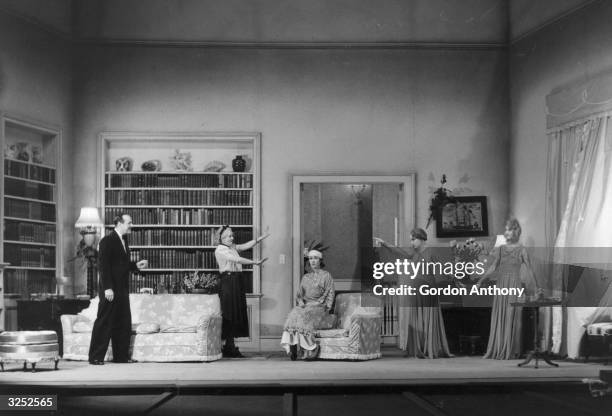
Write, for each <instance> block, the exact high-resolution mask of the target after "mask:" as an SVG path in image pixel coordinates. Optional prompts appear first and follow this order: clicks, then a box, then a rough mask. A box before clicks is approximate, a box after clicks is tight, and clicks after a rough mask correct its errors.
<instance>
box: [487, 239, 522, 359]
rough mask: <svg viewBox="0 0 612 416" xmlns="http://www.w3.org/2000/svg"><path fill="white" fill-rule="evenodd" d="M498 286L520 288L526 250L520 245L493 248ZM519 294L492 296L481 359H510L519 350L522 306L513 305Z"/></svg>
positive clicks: (516, 355) (517, 354) (515, 355)
mask: <svg viewBox="0 0 612 416" xmlns="http://www.w3.org/2000/svg"><path fill="white" fill-rule="evenodd" d="M496 256H497V259H496V262H497V267H496V269H495V274H496V275H497V282H496V285H497V287H498V288H521V287H522V286H523V283H522V281H521V265H522V264H523V263H524V262H525V260H524V259H525V257H524V256H527V252H526V251H525V248H524V247H523V246H522V245H516V246H507V245H503V246H500V247H499V248H498V249H497V250H496ZM518 299H519V298H518V296H495V297H494V299H493V308H492V310H491V331H490V334H489V344H488V345H487V352H486V354H485V356H484V358H493V359H496V360H509V359H512V358H518V356H519V354H520V352H521V326H522V323H521V318H522V309H523V308H520V307H515V306H512V305H511V303H512V302H516V301H518Z"/></svg>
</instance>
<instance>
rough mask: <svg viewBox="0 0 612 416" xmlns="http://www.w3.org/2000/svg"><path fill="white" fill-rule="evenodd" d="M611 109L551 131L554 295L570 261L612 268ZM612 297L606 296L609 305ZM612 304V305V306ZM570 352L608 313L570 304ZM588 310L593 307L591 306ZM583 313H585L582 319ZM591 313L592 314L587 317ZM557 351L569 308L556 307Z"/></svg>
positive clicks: (563, 285) (549, 220)
mask: <svg viewBox="0 0 612 416" xmlns="http://www.w3.org/2000/svg"><path fill="white" fill-rule="evenodd" d="M610 118H611V115H610V114H609V113H604V114H600V115H597V116H592V117H589V118H587V119H583V120H581V121H579V122H574V123H571V124H568V125H565V126H562V127H559V128H556V129H553V130H551V131H549V134H548V137H549V158H548V171H547V201H546V238H547V243H548V247H553V248H554V249H553V250H552V252H551V253H550V255H551V260H552V262H551V266H550V271H551V277H552V279H551V281H552V291H553V294H554V295H557V296H560V295H562V294H564V293H565V292H566V291H567V289H568V281H567V277H568V267H567V265H570V264H573V265H581V266H587V267H595V268H609V267H610V264H612V257H611V256H610V253H611V252H612V250H611V248H612V215H611V214H610V213H611V212H612V122H611V120H610ZM607 298H608V297H606V296H604V298H602V299H601V302H603V304H601V305H600V306H606V304H605V303H606V302H607V300H606V299H607ZM611 306H612V305H611ZM568 309H569V310H568V311H567V317H566V318H567V322H568V326H567V340H568V345H567V348H568V355H570V356H577V354H578V351H577V348H578V347H577V346H578V345H579V339H578V342H576V341H577V338H580V337H581V336H582V333H583V332H584V328H575V326H576V325H575V323H576V322H580V323H581V324H582V325H580V326H583V325H586V324H588V323H590V322H594V321H595V320H596V319H598V318H597V317H598V316H599V317H601V316H602V314H604V315H605V314H607V312H605V311H604V312H602V311H599V310H598V309H596V310H594V311H588V313H587V311H585V310H584V309H583V308H568ZM587 309H588V308H587ZM577 314H581V317H580V318H577ZM587 315H588V316H587ZM549 323H551V324H552V327H551V332H552V350H553V351H554V352H557V353H559V352H560V350H561V341H562V338H563V334H562V331H563V311H562V310H561V308H554V309H553V310H552V320H549Z"/></svg>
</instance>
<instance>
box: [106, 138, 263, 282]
mask: <svg viewBox="0 0 612 416" xmlns="http://www.w3.org/2000/svg"><path fill="white" fill-rule="evenodd" d="M100 143H101V151H102V152H103V154H104V155H105V157H104V166H103V172H102V177H103V184H102V188H103V192H102V199H103V204H102V205H103V213H104V221H105V228H106V232H110V230H112V227H113V225H112V219H113V217H114V216H115V215H117V214H119V213H121V212H123V213H127V214H129V215H130V216H131V217H132V221H133V223H134V227H133V230H132V233H131V235H130V236H129V237H128V239H129V243H130V249H131V252H132V256H133V258H134V260H136V259H147V260H149V268H148V269H147V270H146V271H142V272H140V273H134V274H133V275H132V277H131V280H130V291H131V292H138V291H140V289H143V288H151V289H153V291H154V293H180V292H181V290H182V288H183V279H184V276H185V275H186V274H190V273H193V272H194V271H196V270H203V271H205V272H214V271H217V270H218V268H217V263H216V260H215V257H214V250H215V248H216V246H217V241H216V233H215V232H216V230H217V229H218V228H219V227H220V226H221V225H224V224H229V225H231V226H232V228H233V229H234V233H235V241H236V242H237V243H241V242H246V241H249V240H251V239H252V238H253V235H254V233H255V232H256V231H258V229H259V184H258V176H257V174H258V172H257V169H258V158H259V136H258V135H256V134H235V135H233V134H232V135H219V134H201V135H198V134H196V135H173V134H161V135H160V134H140V133H137V134H134V133H125V134H124V133H103V134H102V135H101V141H100ZM178 154H180V155H178ZM177 155H178V156H177ZM236 155H241V156H242V157H243V158H244V159H245V160H246V161H247V168H246V170H245V171H244V172H234V171H233V169H232V160H233V159H234V158H235V157H236ZM126 158H127V159H126ZM128 159H129V161H127V162H126V160H128ZM117 160H121V161H123V163H117ZM146 162H151V163H149V166H158V167H159V168H160V170H157V171H153V172H151V171H144V170H143V164H145V163H146ZM127 166H130V170H129V171H125V170H117V169H118V168H119V169H124V168H125V167H127ZM207 169H208V170H211V169H214V170H219V169H220V171H218V172H216V171H206V170H207ZM244 255H245V256H247V257H252V256H253V253H252V252H247V253H244ZM245 269H246V270H245V273H244V275H245V285H246V287H247V288H248V292H249V293H259V287H260V285H259V275H258V273H257V270H253V269H251V268H245Z"/></svg>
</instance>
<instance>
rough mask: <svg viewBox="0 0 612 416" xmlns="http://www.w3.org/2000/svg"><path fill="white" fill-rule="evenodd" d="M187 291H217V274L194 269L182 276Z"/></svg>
mask: <svg viewBox="0 0 612 416" xmlns="http://www.w3.org/2000/svg"><path fill="white" fill-rule="evenodd" d="M183 283H185V291H186V292H187V293H205V294H211V293H219V275H217V274H216V273H204V272H203V271H202V270H196V271H195V272H193V274H188V275H185V277H184V278H183Z"/></svg>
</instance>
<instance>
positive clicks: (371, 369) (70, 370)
mask: <svg viewBox="0 0 612 416" xmlns="http://www.w3.org/2000/svg"><path fill="white" fill-rule="evenodd" d="M519 362H521V360H508V361H500V360H485V359H483V358H482V357H480V356H474V357H469V356H460V357H454V358H441V359H435V360H429V359H417V358H404V357H403V356H402V353H401V351H399V350H397V349H385V350H384V351H383V358H381V359H378V360H371V361H356V362H354V361H310V362H304V361H295V362H293V361H290V360H289V359H288V358H287V357H286V356H285V355H284V354H282V353H278V352H273V353H265V352H262V353H250V354H248V353H247V358H244V359H223V360H219V361H215V362H211V363H133V364H114V363H106V364H105V365H103V366H92V365H89V364H88V363H87V362H82V361H60V363H59V370H58V371H54V370H53V364H52V363H40V364H39V365H38V366H37V369H36V370H37V371H36V372H35V373H32V372H30V371H27V372H26V371H23V370H22V365H21V364H18V363H15V364H6V365H5V371H4V372H3V373H0V386H2V385H5V386H6V385H13V386H15V385H21V386H24V387H25V386H31V385H37V386H55V387H60V386H61V387H66V388H70V387H76V388H79V387H84V386H89V387H102V386H113V387H120V386H136V385H147V386H156V385H157V386H163V385H174V386H179V387H181V386H182V387H187V386H203V387H205V386H214V387H221V386H240V385H244V386H246V385H250V386H255V385H277V386H308V385H319V386H324V385H335V386H342V385H345V386H359V385H372V384H373V382H375V383H376V384H377V385H390V386H393V385H403V386H423V385H453V384H467V383H469V384H475V383H483V384H491V383H493V384H495V383H503V384H509V383H551V382H555V383H566V382H573V383H579V382H581V380H582V379H585V378H598V377H599V372H600V370H602V369H607V368H610V367H607V366H604V365H603V364H601V363H580V362H573V361H557V363H558V364H559V367H551V366H549V365H547V364H546V363H544V362H542V361H540V365H539V368H537V369H536V368H534V362H533V361H532V362H531V363H530V364H529V365H527V366H526V367H517V364H518V363H519Z"/></svg>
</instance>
